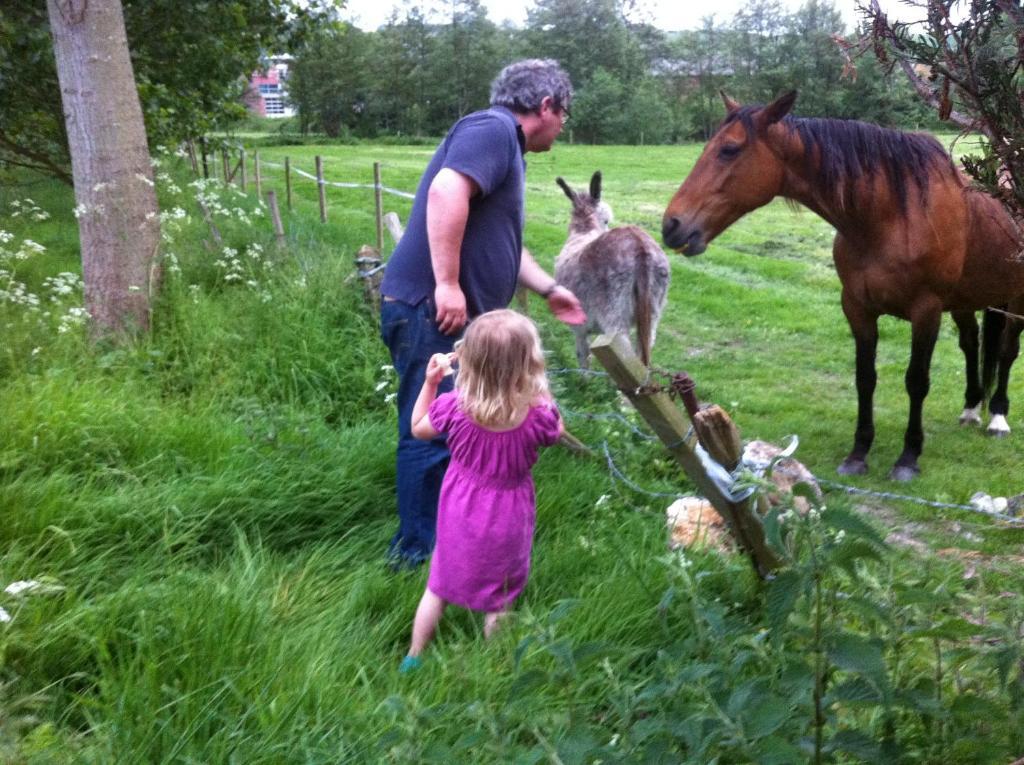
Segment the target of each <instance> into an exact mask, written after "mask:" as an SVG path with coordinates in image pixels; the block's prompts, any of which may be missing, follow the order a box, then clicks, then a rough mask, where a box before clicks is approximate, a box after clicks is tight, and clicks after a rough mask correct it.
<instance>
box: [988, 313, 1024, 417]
mask: <svg viewBox="0 0 1024 765" xmlns="http://www.w3.org/2000/svg"><path fill="white" fill-rule="evenodd" d="M1010 310H1011V312H1012V313H1016V314H1018V315H1020V312H1021V311H1024V299H1020V300H1017V301H1015V302H1013V303H1011V304H1010ZM1022 331H1024V319H1018V318H1015V317H1012V316H1008V317H1007V318H1006V325H1005V326H1004V327H1003V338H1002V342H1001V343H1000V345H999V371H998V373H997V378H996V389H995V392H994V393H993V394H992V400H991V401H989V405H988V410H989V413H990V414H991V415H992V421H991V422H990V423H989V425H988V434H989V435H990V436H1008V435H1010V424H1009V423H1008V422H1007V421H1006V415H1008V414H1009V413H1010V399H1009V397H1008V396H1007V388H1008V387H1009V385H1010V369H1011V368H1012V367H1013V362H1014V361H1016V360H1017V355H1018V354H1019V353H1020V333H1021V332H1022Z"/></svg>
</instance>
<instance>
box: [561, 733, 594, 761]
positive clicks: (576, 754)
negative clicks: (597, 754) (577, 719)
mask: <svg viewBox="0 0 1024 765" xmlns="http://www.w3.org/2000/svg"><path fill="white" fill-rule="evenodd" d="M595 748H597V739H596V738H595V737H594V734H593V733H592V732H591V731H590V730H588V729H587V728H582V727H577V728H570V729H569V731H568V733H566V735H565V736H563V737H562V738H561V739H560V740H559V741H558V742H557V743H556V744H555V749H557V750H558V756H559V758H560V759H561V760H562V762H563V763H565V765H583V763H584V762H586V759H587V755H588V754H590V753H591V752H592V751H593V750H594V749H595Z"/></svg>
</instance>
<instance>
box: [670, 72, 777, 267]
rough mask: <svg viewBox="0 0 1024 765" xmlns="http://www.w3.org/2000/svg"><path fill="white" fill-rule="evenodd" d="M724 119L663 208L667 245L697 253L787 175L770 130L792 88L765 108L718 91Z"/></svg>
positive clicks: (757, 204)
mask: <svg viewBox="0 0 1024 765" xmlns="http://www.w3.org/2000/svg"><path fill="white" fill-rule="evenodd" d="M722 98H723V100H724V101H725V109H726V118H725V121H724V122H722V124H721V125H720V126H719V128H718V130H717V131H716V132H715V134H714V135H713V136H711V139H710V140H709V141H708V142H707V145H706V146H705V147H704V151H703V153H702V154H701V155H700V158H699V159H698V160H697V164H696V165H694V167H693V170H691V171H690V174H689V175H688V176H687V178H686V180H685V181H683V185H682V186H680V187H679V190H678V191H677V192H676V193H675V196H674V197H672V200H671V201H670V202H669V203H668V207H667V208H666V209H665V215H664V216H663V218H662V223H661V235H662V238H663V239H664V241H665V244H666V245H667V246H668V247H671V248H672V249H674V250H676V251H677V252H681V253H683V254H684V255H699V254H700V253H702V252H704V250H705V249H707V246H708V242H710V241H711V240H712V239H714V238H715V237H716V236H718V235H719V234H720V233H722V232H723V231H724V230H725V229H727V228H728V227H729V226H731V225H732V224H733V223H735V222H736V221H737V220H739V218H740V217H742V216H743V215H745V214H747V213H748V212H750V211H751V210H755V209H757V208H758V207H760V206H761V205H764V204H767V203H768V202H770V201H771V200H772V198H773V197H775V196H776V195H777V194H778V193H779V191H780V189H781V187H782V180H783V177H784V173H785V166H784V163H783V158H782V157H780V156H778V154H777V153H776V152H775V151H773V150H772V148H771V147H770V146H769V144H768V143H767V141H766V140H765V139H766V138H767V137H768V134H769V131H770V130H771V129H772V128H773V126H774V125H775V124H776V123H777V122H778V121H779V120H781V119H782V118H783V117H785V116H786V114H788V113H789V110H790V109H791V108H792V107H793V103H794V102H795V101H796V91H791V92H789V93H786V94H785V95H783V96H780V97H779V98H777V99H776V100H775V101H773V102H772V103H770V104H768V105H767V106H763V107H741V106H740V105H739V104H738V103H736V102H735V101H733V100H732V99H731V98H729V97H728V96H726V95H725V94H724V93H723V94H722Z"/></svg>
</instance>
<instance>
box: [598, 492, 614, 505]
mask: <svg viewBox="0 0 1024 765" xmlns="http://www.w3.org/2000/svg"><path fill="white" fill-rule="evenodd" d="M610 499H611V495H610V494H602V495H601V496H600V497H598V498H597V502H595V503H594V507H604V506H605V505H607V504H608V500H610Z"/></svg>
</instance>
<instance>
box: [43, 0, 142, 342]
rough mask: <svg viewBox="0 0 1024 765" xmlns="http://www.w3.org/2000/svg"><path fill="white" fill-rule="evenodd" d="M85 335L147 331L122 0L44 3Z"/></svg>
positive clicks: (136, 113)
mask: <svg viewBox="0 0 1024 765" xmlns="http://www.w3.org/2000/svg"><path fill="white" fill-rule="evenodd" d="M47 10H48V12H49V16H50V30H51V33H52V35H53V50H54V55H55V57H56V61H57V77H58V79H59V81H60V90H61V100H62V103H63V107H64V121H65V124H66V125H67V133H68V145H69V147H70V150H71V171H72V176H73V178H74V183H75V201H76V203H77V207H76V215H77V216H78V232H79V238H80V243H81V249H82V279H83V281H84V284H85V308H86V310H87V311H88V312H89V315H90V316H91V317H92V325H91V329H92V335H93V337H94V338H100V337H111V336H114V337H121V338H124V337H127V336H130V335H132V334H134V333H136V332H139V331H146V330H148V329H149V306H150V299H151V297H152V295H153V294H154V292H155V290H156V289H157V286H158V281H159V278H158V269H157V268H156V264H157V263H158V260H157V256H158V248H159V246H160V220H159V215H158V210H157V201H156V190H155V188H154V185H153V168H152V165H151V163H150V158H149V149H148V146H147V144H146V128H145V125H144V123H143V120H142V108H141V106H140V105H139V94H138V91H137V90H136V87H135V76H134V74H133V72H132V63H131V59H130V58H129V55H128V39H127V36H126V35H125V28H124V15H123V12H122V9H121V2H120V0H47Z"/></svg>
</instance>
